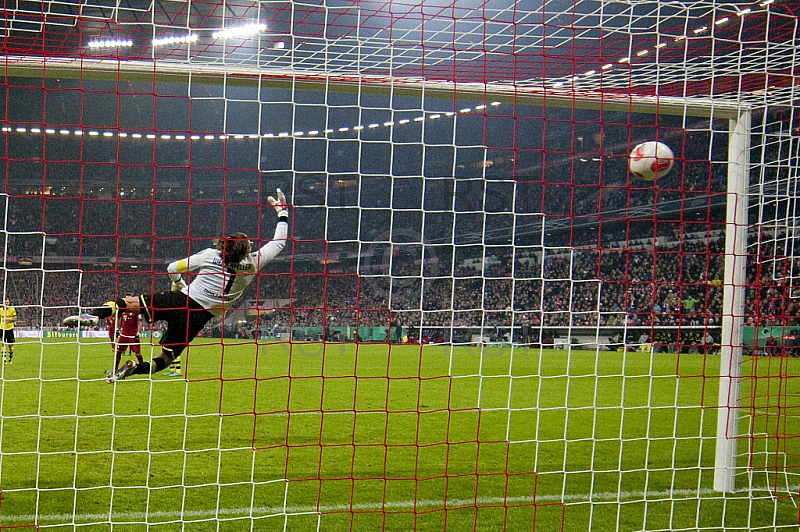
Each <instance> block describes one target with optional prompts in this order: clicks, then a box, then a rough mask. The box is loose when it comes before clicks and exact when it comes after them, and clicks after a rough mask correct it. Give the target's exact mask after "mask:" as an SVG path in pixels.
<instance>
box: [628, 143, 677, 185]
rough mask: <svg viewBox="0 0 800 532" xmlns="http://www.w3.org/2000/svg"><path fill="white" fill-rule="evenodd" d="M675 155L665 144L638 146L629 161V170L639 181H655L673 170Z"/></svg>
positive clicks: (642, 144)
mask: <svg viewBox="0 0 800 532" xmlns="http://www.w3.org/2000/svg"><path fill="white" fill-rule="evenodd" d="M674 159H675V155H674V154H673V153H672V150H671V149H670V147H669V146H667V145H666V144H664V143H663V142H656V141H652V140H651V141H649V142H642V143H641V144H638V145H637V146H636V147H635V148H633V151H631V157H630V160H629V161H628V168H630V171H631V173H632V174H633V175H635V176H636V177H638V178H639V179H644V180H646V181H653V180H655V179H657V178H659V177H664V176H665V175H667V174H668V173H669V171H670V170H672V163H673V160H674Z"/></svg>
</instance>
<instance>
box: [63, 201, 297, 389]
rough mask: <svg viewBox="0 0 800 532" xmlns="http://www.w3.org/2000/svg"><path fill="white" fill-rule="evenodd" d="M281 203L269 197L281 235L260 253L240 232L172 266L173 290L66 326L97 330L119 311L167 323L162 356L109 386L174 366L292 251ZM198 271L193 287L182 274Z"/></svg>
mask: <svg viewBox="0 0 800 532" xmlns="http://www.w3.org/2000/svg"><path fill="white" fill-rule="evenodd" d="M276 195H277V199H276V198H273V197H272V196H270V197H268V198H267V201H269V203H270V205H272V207H273V208H274V209H275V211H276V212H277V213H278V223H277V226H276V227H275V236H274V237H273V238H272V240H270V241H269V242H267V243H266V244H265V245H264V246H262V247H261V249H259V250H258V251H255V252H251V248H252V245H253V243H252V242H251V241H250V240H248V238H247V235H246V234H245V233H234V234H232V235H230V236H228V237H226V238H223V239H220V240H219V241H218V242H217V243H216V246H215V247H213V248H208V249H205V250H203V251H201V252H199V253H196V254H194V255H192V256H190V257H188V258H186V259H181V260H178V261H175V262H173V263H171V264H170V265H169V266H167V271H168V272H169V276H170V279H171V281H172V283H171V291H169V292H160V293H157V294H153V295H152V296H150V295H147V294H142V295H139V296H128V297H124V298H121V299H118V300H117V301H109V302H108V303H106V304H105V305H103V306H102V307H99V308H96V309H93V310H91V311H89V312H88V313H86V314H79V315H76V316H70V317H68V318H66V319H65V320H64V324H65V325H70V326H74V325H78V324H81V325H95V324H97V322H98V320H99V319H101V318H106V317H108V316H113V315H116V313H117V311H124V310H127V311H133V312H140V313H141V314H142V315H143V316H144V317H145V319H146V320H147V321H148V322H150V323H153V322H156V321H161V320H163V321H166V322H167V329H166V331H165V332H164V335H163V336H162V337H161V342H160V343H161V352H160V353H159V354H158V355H156V356H155V357H154V358H153V359H152V360H151V361H150V362H141V363H139V364H135V363H134V362H133V361H132V360H128V361H127V362H125V364H123V365H122V367H120V368H119V369H118V370H116V371H110V372H109V373H108V375H107V376H106V379H107V380H108V382H110V383H111V382H114V381H118V380H123V379H125V378H126V377H128V376H129V375H148V374H151V373H156V372H158V371H161V370H162V369H164V368H166V367H167V366H169V365H170V364H171V363H172V362H173V361H174V360H175V359H176V358H178V356H180V354H181V353H182V352H183V350H184V349H186V346H187V345H188V344H189V342H191V341H192V340H193V339H194V338H195V336H197V334H198V333H199V332H200V331H201V330H203V327H204V326H205V325H206V323H208V321H209V320H210V319H211V318H214V317H218V318H219V317H222V315H223V312H224V311H225V309H228V308H230V307H231V305H233V303H234V302H236V300H237V299H239V297H241V295H242V293H243V292H244V290H245V289H246V288H247V286H248V285H249V284H250V283H251V282H252V281H253V279H255V274H256V273H257V272H258V271H259V270H260V269H261V268H263V267H264V265H266V264H267V263H268V262H270V261H272V260H273V259H275V257H277V256H278V254H279V253H280V252H281V251H282V250H283V248H284V247H285V246H286V238H287V235H288V233H289V211H288V204H287V203H286V196H285V195H284V194H283V192H282V191H281V189H278V190H277V194H276ZM185 272H194V273H195V276H194V279H192V281H191V282H190V283H189V285H188V286H187V284H186V282H184V280H183V278H182V277H181V274H182V273H185Z"/></svg>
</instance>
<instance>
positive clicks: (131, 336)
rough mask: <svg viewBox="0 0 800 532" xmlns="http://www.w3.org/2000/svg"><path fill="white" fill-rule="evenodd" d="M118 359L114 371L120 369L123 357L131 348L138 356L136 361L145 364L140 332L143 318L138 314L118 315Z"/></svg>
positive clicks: (123, 313)
mask: <svg viewBox="0 0 800 532" xmlns="http://www.w3.org/2000/svg"><path fill="white" fill-rule="evenodd" d="M116 325H117V331H119V335H118V336H117V358H116V360H115V361H114V370H115V371H116V370H117V369H119V362H120V360H121V359H122V355H124V354H125V352H126V351H127V350H128V348H130V350H131V352H132V353H133V354H134V355H136V359H137V360H138V361H139V363H140V364H141V363H142V362H144V358H143V357H142V349H141V346H140V345H139V343H140V340H139V331H140V330H141V329H142V317H141V315H140V314H139V313H138V312H133V311H127V312H119V313H117V324H116Z"/></svg>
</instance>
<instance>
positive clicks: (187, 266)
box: [167, 220, 289, 317]
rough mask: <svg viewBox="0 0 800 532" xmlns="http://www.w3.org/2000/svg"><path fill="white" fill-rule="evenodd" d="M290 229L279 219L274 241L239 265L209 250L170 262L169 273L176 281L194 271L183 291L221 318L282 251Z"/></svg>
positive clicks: (211, 249) (214, 249) (215, 251)
mask: <svg viewBox="0 0 800 532" xmlns="http://www.w3.org/2000/svg"><path fill="white" fill-rule="evenodd" d="M288 229H289V224H288V223H286V221H285V220H280V221H279V222H278V225H277V226H276V227H275V236H274V237H273V238H272V240H270V241H269V242H267V243H266V244H265V245H264V246H262V247H261V249H259V250H258V251H255V252H253V253H250V254H249V255H247V256H246V257H245V258H244V259H243V260H242V261H241V262H239V263H236V264H223V262H222V255H221V254H220V251H219V250H218V249H216V248H208V249H204V250H203V251H200V252H199V253H195V254H194V255H192V256H190V257H189V258H188V259H181V260H179V261H175V262H173V263H171V264H170V265H169V266H167V271H168V272H169V273H170V274H173V275H171V276H170V277H171V278H172V279H173V280H177V278H179V274H180V273H182V272H186V271H189V272H193V273H194V275H193V276H192V277H191V282H190V283H189V286H187V287H185V288H184V289H183V290H181V291H182V292H183V293H184V294H187V295H188V296H189V297H191V298H192V299H194V300H195V301H196V302H197V303H199V304H200V305H202V306H203V308H205V309H206V310H208V311H209V312H210V313H211V314H213V315H214V316H217V317H221V316H222V312H223V309H227V308H230V307H231V305H233V304H234V303H235V302H236V300H237V299H239V297H241V295H242V293H244V291H245V289H246V288H247V286H248V285H249V284H250V283H251V282H252V281H253V279H255V274H256V273H257V272H258V271H259V270H260V269H261V268H263V267H264V265H266V264H267V263H268V262H270V261H272V260H273V259H274V258H275V257H277V256H278V254H279V253H280V252H281V251H282V250H283V248H284V247H285V246H286V235H287V233H288Z"/></svg>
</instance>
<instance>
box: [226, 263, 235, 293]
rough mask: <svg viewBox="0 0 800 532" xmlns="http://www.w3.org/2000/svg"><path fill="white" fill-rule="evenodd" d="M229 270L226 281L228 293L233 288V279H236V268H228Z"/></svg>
mask: <svg viewBox="0 0 800 532" xmlns="http://www.w3.org/2000/svg"><path fill="white" fill-rule="evenodd" d="M227 272H228V282H227V283H225V293H226V294H228V293H230V291H231V288H233V281H234V280H236V270H234V269H233V268H228V269H227Z"/></svg>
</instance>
